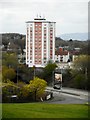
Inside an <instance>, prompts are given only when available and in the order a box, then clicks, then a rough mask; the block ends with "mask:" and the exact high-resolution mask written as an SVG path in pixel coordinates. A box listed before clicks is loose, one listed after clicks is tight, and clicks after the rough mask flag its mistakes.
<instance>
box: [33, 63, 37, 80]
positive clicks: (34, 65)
mask: <svg viewBox="0 0 90 120" xmlns="http://www.w3.org/2000/svg"><path fill="white" fill-rule="evenodd" d="M35 68H36V67H35V65H33V69H34V75H33V79H34V78H35Z"/></svg>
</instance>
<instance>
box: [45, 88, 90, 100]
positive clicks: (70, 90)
mask: <svg viewBox="0 0 90 120" xmlns="http://www.w3.org/2000/svg"><path fill="white" fill-rule="evenodd" d="M46 90H48V91H51V92H59V93H65V94H67V95H73V96H77V97H78V98H82V99H87V100H88V101H89V102H90V99H89V97H90V96H89V95H90V92H88V91H86V90H81V89H75V88H67V87H62V88H61V89H60V90H57V89H54V88H53V87H47V89H46Z"/></svg>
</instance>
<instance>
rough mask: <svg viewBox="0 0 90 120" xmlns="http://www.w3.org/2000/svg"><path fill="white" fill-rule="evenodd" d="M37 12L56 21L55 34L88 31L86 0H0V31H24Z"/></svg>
mask: <svg viewBox="0 0 90 120" xmlns="http://www.w3.org/2000/svg"><path fill="white" fill-rule="evenodd" d="M37 14H39V15H41V16H45V18H46V19H47V20H50V21H55V22H56V35H57V36H58V35H60V34H63V33H77V32H80V33H83V32H87V31H88V0H0V33H3V32H4V33H5V32H15V33H23V34H25V33H26V24H25V22H26V21H28V20H33V19H34V17H36V16H37Z"/></svg>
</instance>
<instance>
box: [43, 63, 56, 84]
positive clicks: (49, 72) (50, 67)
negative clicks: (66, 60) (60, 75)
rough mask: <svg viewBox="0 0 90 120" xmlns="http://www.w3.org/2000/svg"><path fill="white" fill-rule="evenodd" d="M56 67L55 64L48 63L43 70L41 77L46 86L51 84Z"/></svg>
mask: <svg viewBox="0 0 90 120" xmlns="http://www.w3.org/2000/svg"><path fill="white" fill-rule="evenodd" d="M56 67H57V65H56V64H55V63H48V64H47V65H46V67H45V68H44V74H43V77H44V79H45V80H46V81H47V82H48V84H49V83H51V82H52V77H53V71H54V70H55V68H56Z"/></svg>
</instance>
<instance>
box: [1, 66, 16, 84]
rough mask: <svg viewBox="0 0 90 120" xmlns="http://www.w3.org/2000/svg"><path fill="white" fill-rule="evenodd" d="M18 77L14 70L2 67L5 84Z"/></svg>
mask: <svg viewBox="0 0 90 120" xmlns="http://www.w3.org/2000/svg"><path fill="white" fill-rule="evenodd" d="M15 76H16V72H15V70H14V69H13V68H8V67H6V66H3V67H2V78H3V82H7V80H11V81H12V80H13V79H14V78H15Z"/></svg>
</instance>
